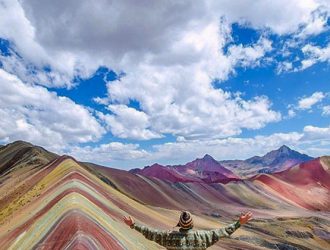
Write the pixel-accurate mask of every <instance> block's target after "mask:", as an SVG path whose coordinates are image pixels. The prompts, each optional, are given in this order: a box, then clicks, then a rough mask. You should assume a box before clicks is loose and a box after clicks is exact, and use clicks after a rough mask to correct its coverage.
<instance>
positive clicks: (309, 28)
mask: <svg viewBox="0 0 330 250" xmlns="http://www.w3.org/2000/svg"><path fill="white" fill-rule="evenodd" d="M327 21H328V13H327V12H320V11H316V12H313V13H312V15H311V17H310V21H309V22H307V23H306V25H304V26H303V28H302V29H301V31H299V33H298V35H297V37H299V38H306V37H308V36H311V35H318V34H320V33H322V32H325V31H326V30H327V29H328V27H327Z"/></svg>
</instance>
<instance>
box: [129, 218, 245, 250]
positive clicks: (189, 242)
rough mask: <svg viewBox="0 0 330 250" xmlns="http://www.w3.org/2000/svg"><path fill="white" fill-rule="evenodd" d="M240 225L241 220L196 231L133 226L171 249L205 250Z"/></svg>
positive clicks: (147, 236)
mask: <svg viewBox="0 0 330 250" xmlns="http://www.w3.org/2000/svg"><path fill="white" fill-rule="evenodd" d="M239 227H240V223H239V221H237V222H235V223H232V224H230V225H228V226H227V227H225V228H219V229H213V230H196V231H195V230H192V229H189V230H182V229H180V231H162V230H154V229H151V228H148V227H146V226H143V225H139V224H136V223H135V224H134V225H133V226H132V228H134V229H135V230H137V231H138V232H140V233H142V234H143V235H144V236H145V237H146V238H147V239H148V240H152V241H155V242H157V243H158V244H159V245H161V246H164V247H165V248H166V249H169V250H204V249H206V248H208V247H209V246H212V245H213V244H215V243H216V242H217V241H218V240H219V239H220V238H223V237H229V236H230V235H231V234H232V233H233V232H235V231H236V229H238V228H239Z"/></svg>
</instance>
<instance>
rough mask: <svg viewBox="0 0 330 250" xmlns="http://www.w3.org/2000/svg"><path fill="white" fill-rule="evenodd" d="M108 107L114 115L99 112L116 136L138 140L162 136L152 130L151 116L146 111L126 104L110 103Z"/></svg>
mask: <svg viewBox="0 0 330 250" xmlns="http://www.w3.org/2000/svg"><path fill="white" fill-rule="evenodd" d="M108 109H109V110H111V112H112V113H113V115H109V114H106V115H105V114H103V113H99V117H100V119H102V120H103V121H104V122H105V123H106V125H107V128H108V129H109V130H110V131H111V133H112V134H113V135H114V136H116V137H119V138H131V139H138V140H147V139H152V138H160V137H162V136H161V135H160V134H158V133H156V132H153V131H152V130H150V127H151V123H150V118H149V116H148V115H147V114H146V113H144V112H142V111H138V110H136V109H134V108H130V107H127V106H126V105H109V106H108Z"/></svg>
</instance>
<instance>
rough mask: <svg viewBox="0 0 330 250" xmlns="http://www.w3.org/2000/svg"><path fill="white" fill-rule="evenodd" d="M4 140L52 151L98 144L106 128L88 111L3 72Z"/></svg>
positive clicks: (0, 132)
mask: <svg viewBox="0 0 330 250" xmlns="http://www.w3.org/2000/svg"><path fill="white" fill-rule="evenodd" d="M0 89H1V92H0V117H1V120H0V140H4V141H8V140H10V141H13V140H27V141H30V142H32V143H35V144H38V145H42V146H46V147H48V148H49V149H52V150H56V151H59V150H62V149H64V148H65V147H66V146H67V145H68V144H70V143H83V142H91V141H96V140H98V139H99V138H100V137H101V136H102V135H103V134H104V133H105V130H104V128H103V127H102V126H101V125H100V124H99V123H98V121H97V120H96V119H95V118H94V117H93V115H92V114H91V113H90V112H89V111H88V110H87V108H85V107H83V106H80V105H78V104H76V103H74V102H73V101H72V100H70V99H68V98H66V97H61V96H57V95H56V94H55V93H53V92H49V91H48V90H47V89H46V88H43V87H40V86H32V85H26V84H24V83H22V82H21V81H20V80H19V79H18V78H17V77H16V76H14V75H11V74H9V73H7V72H5V71H4V70H2V69H0Z"/></svg>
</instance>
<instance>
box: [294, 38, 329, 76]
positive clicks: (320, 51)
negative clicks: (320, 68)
mask: <svg viewBox="0 0 330 250" xmlns="http://www.w3.org/2000/svg"><path fill="white" fill-rule="evenodd" d="M302 52H303V53H304V54H305V59H304V60H302V62H301V63H302V65H301V68H300V69H298V70H304V69H307V68H309V67H311V66H313V65H314V64H315V63H317V62H328V63H329V62H330V44H328V45H327V46H326V47H324V48H321V47H319V46H314V45H311V44H307V45H305V46H304V47H303V48H302Z"/></svg>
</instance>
